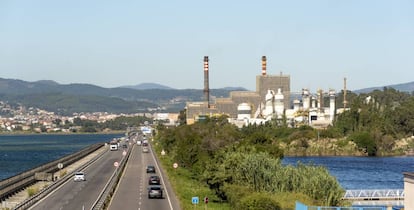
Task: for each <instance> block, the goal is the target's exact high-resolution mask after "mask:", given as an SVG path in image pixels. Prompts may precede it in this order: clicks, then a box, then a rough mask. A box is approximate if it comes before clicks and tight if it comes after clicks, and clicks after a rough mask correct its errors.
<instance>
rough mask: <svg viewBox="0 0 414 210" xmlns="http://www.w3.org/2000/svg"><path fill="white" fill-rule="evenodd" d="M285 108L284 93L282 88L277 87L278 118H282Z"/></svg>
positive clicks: (276, 104) (276, 106)
mask: <svg viewBox="0 0 414 210" xmlns="http://www.w3.org/2000/svg"><path fill="white" fill-rule="evenodd" d="M284 110H285V104H284V96H283V94H282V90H281V89H280V88H279V89H277V93H276V94H275V111H276V114H277V117H278V118H282V115H283V112H284Z"/></svg>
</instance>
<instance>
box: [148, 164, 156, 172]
mask: <svg viewBox="0 0 414 210" xmlns="http://www.w3.org/2000/svg"><path fill="white" fill-rule="evenodd" d="M147 173H155V167H154V166H147Z"/></svg>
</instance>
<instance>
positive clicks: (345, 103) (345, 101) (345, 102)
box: [343, 77, 348, 109]
mask: <svg viewBox="0 0 414 210" xmlns="http://www.w3.org/2000/svg"><path fill="white" fill-rule="evenodd" d="M343 103H344V109H345V108H346V105H347V104H348V101H347V100H346V77H344V101H343Z"/></svg>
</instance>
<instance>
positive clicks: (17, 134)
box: [0, 131, 125, 136]
mask: <svg viewBox="0 0 414 210" xmlns="http://www.w3.org/2000/svg"><path fill="white" fill-rule="evenodd" d="M124 133H125V131H113V132H93V133H88V132H74V133H66V132H53V133H37V132H0V136H25V135H85V134H86V135H100V134H124Z"/></svg>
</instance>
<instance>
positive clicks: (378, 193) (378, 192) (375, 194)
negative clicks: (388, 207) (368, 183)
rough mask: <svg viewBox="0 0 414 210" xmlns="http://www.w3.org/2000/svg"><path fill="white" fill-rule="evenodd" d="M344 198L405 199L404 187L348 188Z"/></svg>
mask: <svg viewBox="0 0 414 210" xmlns="http://www.w3.org/2000/svg"><path fill="white" fill-rule="evenodd" d="M343 199H344V200H354V201H355V200H357V201H361V200H404V189H373V190H347V191H346V192H345V195H344V197H343Z"/></svg>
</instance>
